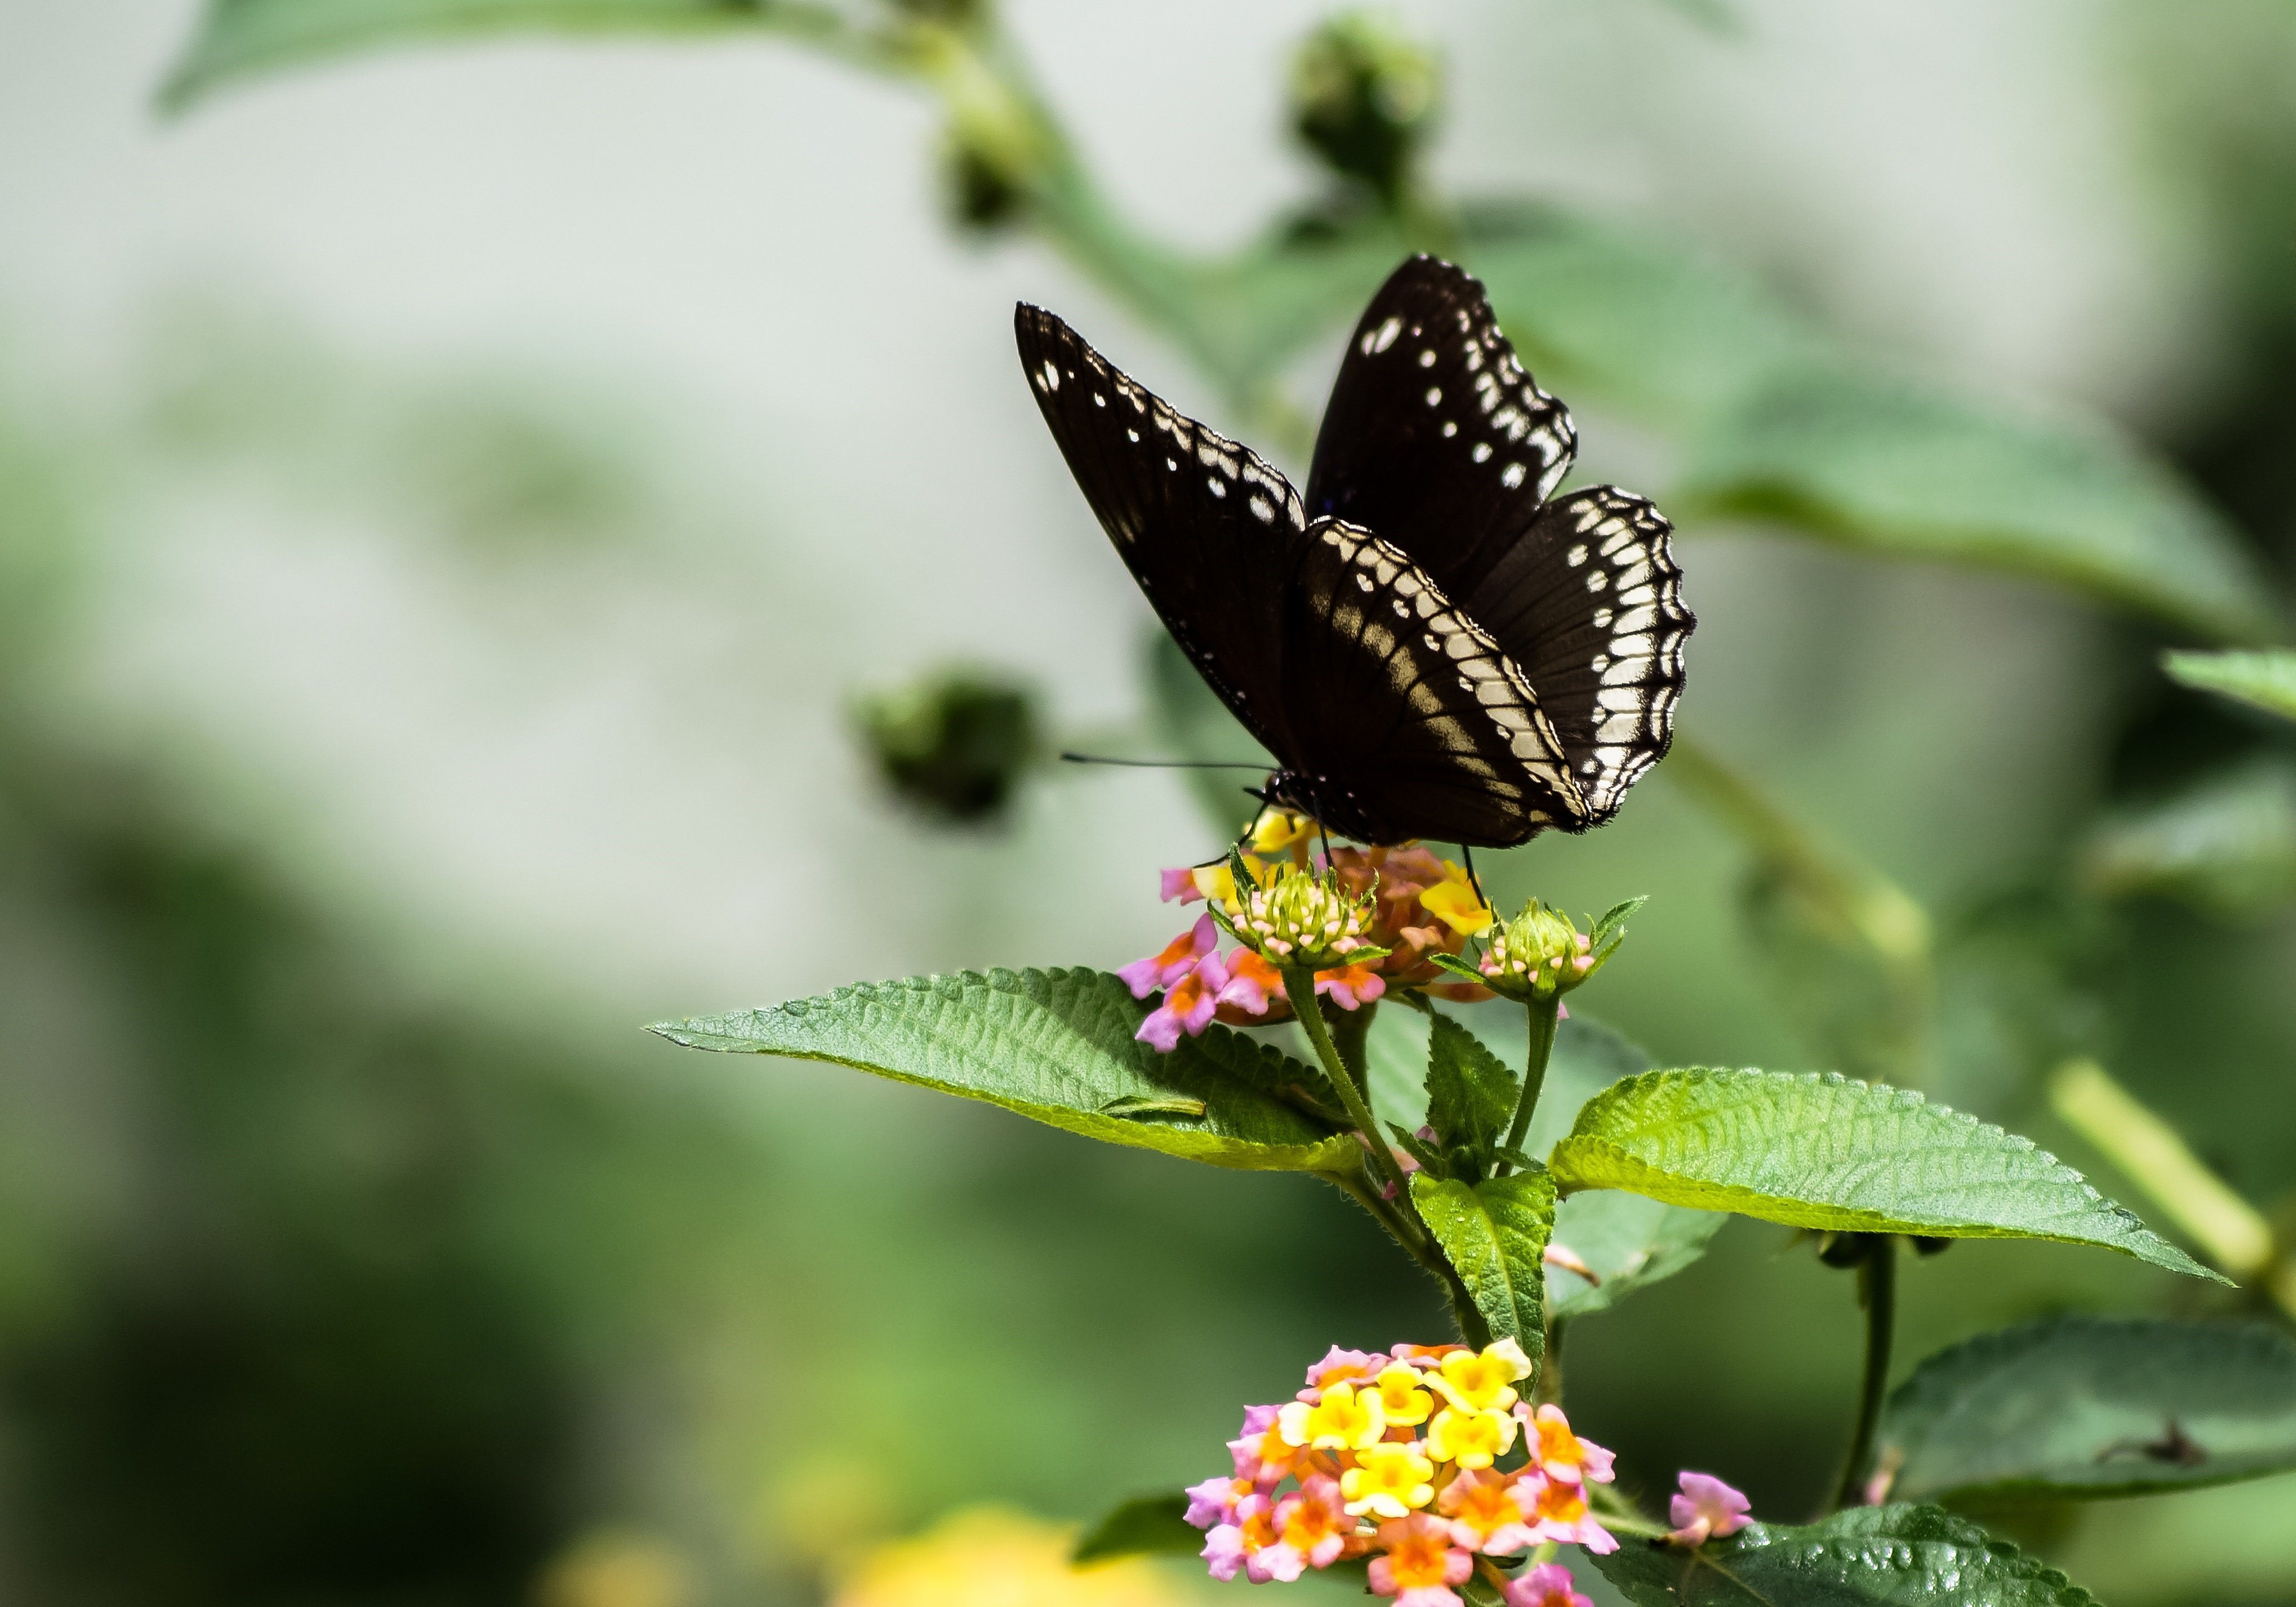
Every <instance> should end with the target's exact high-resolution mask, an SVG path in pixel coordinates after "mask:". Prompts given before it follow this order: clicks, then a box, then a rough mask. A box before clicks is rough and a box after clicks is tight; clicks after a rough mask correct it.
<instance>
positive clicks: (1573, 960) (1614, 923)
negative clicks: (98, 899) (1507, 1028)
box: [1477, 899, 1642, 1001]
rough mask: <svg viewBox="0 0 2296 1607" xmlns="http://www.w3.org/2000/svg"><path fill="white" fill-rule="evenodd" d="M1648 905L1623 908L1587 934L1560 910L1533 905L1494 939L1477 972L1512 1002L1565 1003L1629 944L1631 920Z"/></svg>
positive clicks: (1637, 903) (1631, 904) (1632, 904)
mask: <svg viewBox="0 0 2296 1607" xmlns="http://www.w3.org/2000/svg"><path fill="white" fill-rule="evenodd" d="M1641 905H1642V900H1640V899H1636V900H1634V901H1631V902H1628V903H1624V904H1620V905H1619V906H1618V907H1617V908H1616V909H1614V910H1611V911H1610V912H1609V913H1607V914H1606V915H1604V916H1603V918H1601V919H1600V920H1598V921H1596V922H1595V925H1594V926H1593V928H1592V929H1591V930H1589V931H1587V932H1581V931H1579V928H1578V927H1577V926H1573V925H1572V924H1571V921H1570V917H1569V916H1567V915H1565V914H1563V913H1562V911H1561V910H1552V909H1549V908H1548V907H1547V906H1546V905H1545V904H1542V903H1540V902H1539V901H1538V900H1537V899H1533V900H1531V901H1530V902H1529V903H1528V904H1525V905H1524V906H1523V909H1522V913H1521V915H1518V916H1517V917H1515V918H1514V919H1513V920H1511V921H1508V922H1506V923H1505V924H1504V925H1502V926H1499V927H1497V929H1496V930H1494V931H1493V932H1492V934H1491V937H1490V942H1489V945H1488V947H1487V948H1486V949H1485V950H1483V959H1482V964H1481V965H1480V967H1477V969H1478V971H1479V972H1480V978H1481V981H1482V983H1483V985H1484V986H1485V987H1487V988H1488V989H1490V990H1491V991H1493V992H1494V993H1503V994H1505V996H1506V997H1507V998H1509V999H1538V1000H1541V1001H1544V1000H1546V999H1559V998H1561V997H1562V995H1563V994H1565V993H1568V992H1570V990H1571V989H1573V988H1575V987H1578V986H1579V985H1580V984H1581V983H1585V982H1586V981H1587V979H1588V978H1590V977H1592V976H1593V975H1595V972H1597V971H1599V970H1601V969H1602V968H1603V965H1604V964H1605V963H1606V962H1607V961H1608V960H1609V959H1610V958H1611V955H1613V954H1615V953H1616V952H1618V948H1619V945H1620V943H1621V942H1625V941H1626V936H1627V934H1626V919H1627V917H1628V916H1629V915H1631V914H1633V913H1634V912H1635V910H1637V909H1639V908H1640V907H1641Z"/></svg>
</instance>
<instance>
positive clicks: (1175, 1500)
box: [1069, 1493, 1204, 1567]
mask: <svg viewBox="0 0 2296 1607" xmlns="http://www.w3.org/2000/svg"><path fill="white" fill-rule="evenodd" d="M1203 1546H1204V1537H1203V1531H1202V1530H1199V1529H1197V1528H1196V1527H1195V1525H1193V1524H1192V1523H1190V1522H1189V1521H1188V1497H1186V1496H1185V1495H1182V1494H1177V1493H1175V1494H1173V1495H1169V1496H1136V1497H1133V1498H1132V1499H1131V1500H1129V1501H1127V1502H1125V1503H1124V1504H1123V1505H1121V1506H1119V1507H1116V1508H1114V1509H1113V1510H1111V1512H1110V1513H1108V1514H1107V1515H1106V1516H1105V1517H1103V1518H1102V1519H1101V1521H1099V1522H1097V1523H1095V1524H1094V1525H1093V1526H1092V1528H1091V1529H1090V1530H1088V1531H1087V1533H1086V1535H1085V1537H1084V1538H1082V1539H1080V1540H1078V1542H1077V1545H1076V1550H1075V1551H1073V1552H1071V1553H1070V1555H1069V1561H1070V1562H1074V1563H1076V1564H1077V1565H1078V1566H1079V1567H1081V1566H1082V1565H1083V1564H1085V1563H1087V1562H1106V1561H1107V1560H1108V1559H1109V1558H1111V1557H1128V1556H1136V1555H1140V1554H1151V1555H1154V1554H1173V1555H1182V1556H1193V1555H1195V1554H1197V1553H1198V1552H1200V1551H1201V1550H1202V1549H1203Z"/></svg>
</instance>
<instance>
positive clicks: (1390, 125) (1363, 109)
mask: <svg viewBox="0 0 2296 1607" xmlns="http://www.w3.org/2000/svg"><path fill="white" fill-rule="evenodd" d="M1441 87H1442V77H1441V71H1440V69H1439V67H1438V65H1437V63H1436V60H1435V57H1434V56H1433V54H1431V53H1430V52H1428V51H1427V50H1426V49H1424V48H1423V47H1422V46H1421V45H1418V44H1416V43H1415V42H1414V41H1412V40H1410V39H1408V38H1406V37H1404V36H1403V35H1401V34H1400V33H1398V32H1397V31H1396V30H1395V29H1393V28H1392V27H1391V26H1390V25H1389V24H1387V23H1384V22H1382V21H1380V20H1377V19H1375V18H1374V17H1370V16H1367V15H1365V14H1362V13H1355V14H1351V15H1348V16H1342V17H1336V18H1334V19H1333V20H1331V21H1329V22H1326V23H1325V24H1324V26H1323V27H1321V28H1319V29H1316V32H1315V33H1313V34H1312V35H1310V36H1309V37H1308V40H1307V42H1306V43H1305V44H1304V45H1301V46H1300V53H1299V54H1298V55H1297V56H1296V57H1294V58H1293V60H1292V126H1293V127H1294V128H1295V129H1297V130H1298V131H1299V135H1300V138H1301V139H1302V140H1304V141H1306V142H1307V143H1308V147H1309V148H1310V149H1312V150H1313V151H1315V152H1316V155H1317V156H1319V157H1321V158H1323V159H1324V161H1325V162H1326V163H1327V164H1329V165H1330V166H1331V167H1333V169H1334V170H1335V171H1337V172H1338V173H1340V174H1341V175H1344V176H1346V177H1348V178H1350V179H1353V180H1355V181H1357V183H1359V184H1363V185H1364V186H1365V187H1366V188H1367V189H1369V190H1370V191H1371V192H1373V193H1374V195H1376V196H1377V197H1378V198H1379V200H1380V202H1381V204H1382V206H1385V207H1387V208H1390V209H1393V208H1395V207H1396V206H1397V205H1398V202H1399V201H1400V200H1401V199H1402V197H1403V194H1404V192H1405V191H1406V188H1407V186H1408V184H1409V182H1410V177H1411V167H1412V163H1413V161H1414V159H1415V158H1416V157H1417V155H1418V151H1419V147H1420V145H1421V144H1422V143H1423V142H1424V141H1425V139H1426V137H1427V135H1428V133H1429V132H1430V130H1431V128H1432V127H1433V126H1434V122H1435V114H1436V110H1437V108H1438V104H1439V100H1440V98H1441Z"/></svg>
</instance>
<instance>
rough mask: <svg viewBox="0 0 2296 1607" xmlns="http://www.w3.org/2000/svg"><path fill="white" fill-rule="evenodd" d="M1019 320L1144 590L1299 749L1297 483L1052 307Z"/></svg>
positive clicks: (1025, 356) (1257, 732)
mask: <svg viewBox="0 0 2296 1607" xmlns="http://www.w3.org/2000/svg"><path fill="white" fill-rule="evenodd" d="M1013 322H1014V328H1015V333H1016V335H1017V337H1018V339H1019V342H1020V348H1021V366H1022V368H1023V369H1024V370H1025V371H1027V373H1028V376H1029V388H1030V390H1031V391H1033V392H1034V393H1035V395H1036V398H1037V407H1038V408H1039V409H1040V410H1041V411H1042V412H1043V413H1044V415H1045V422H1046V424H1048V425H1049V426H1051V428H1052V432H1053V438H1054V440H1055V441H1056V442H1058V443H1059V445H1060V448H1061V453H1062V456H1064V457H1065V458H1066V459H1067V460H1068V463H1069V468H1070V470H1071V471H1072V472H1073V473H1074V474H1075V476H1076V480H1077V484H1078V486H1079V487H1081V488H1082V490H1083V492H1084V494H1085V500H1086V501H1087V502H1089V503H1090V504H1091V505H1092V510H1093V512H1094V513H1095V515H1097V516H1098V517H1099V519H1100V522H1101V526H1102V527H1103V528H1104V529H1105V530H1106V531H1107V532H1108V536H1109V540H1110V541H1111V542H1114V543H1115V546H1116V551H1117V552H1118V554H1119V556H1121V557H1122V558H1123V559H1124V562H1125V565H1126V567H1128V568H1129V569H1130V570H1131V571H1132V575H1133V578H1134V579H1136V580H1137V581H1138V582H1139V583H1140V590H1141V591H1143V592H1144V594H1145V595H1146V596H1147V599H1148V601H1149V603H1150V605H1151V606H1152V607H1153V608H1155V610H1156V612H1157V614H1158V616H1160V617H1161V618H1162V620H1163V621H1164V624H1165V626H1166V628H1167V629H1169V631H1170V632H1171V633H1172V637H1173V640H1176V641H1177V642H1178V643H1179V644H1180V647H1181V649H1182V650H1183V651H1185V653H1186V654H1187V656H1188V658H1189V660H1190V661H1191V662H1192V663H1193V664H1194V665H1195V666H1196V668H1197V670H1198V671H1199V672H1200V673H1201V674H1202V675H1203V677H1204V679H1205V681H1207V682H1209V683H1210V686H1211V688H1212V689H1213V690H1214V691H1216V692H1218V694H1219V696H1220V699H1221V701H1222V702H1224V703H1226V705H1227V706H1228V708H1229V709H1230V711H1231V712H1233V713H1234V714H1235V716H1236V718H1237V719H1239V720H1241V721H1242V722H1243V724H1244V726H1245V727H1246V729H1248V730H1250V731H1251V734H1252V735H1253V736H1254V737H1256V738H1259V741H1260V743H1261V744H1262V745H1263V746H1266V747H1267V749H1268V750H1269V751H1270V752H1271V753H1275V754H1276V755H1291V754H1292V753H1293V752H1294V750H1295V748H1296V744H1295V742H1294V741H1293V739H1292V732H1291V730H1290V729H1289V727H1288V725H1287V724H1286V722H1285V716H1284V709H1285V698H1284V685H1283V672H1282V644H1283V623H1284V592H1285V588H1286V586H1287V584H1288V583H1289V580H1290V577H1291V574H1292V569H1293V568H1294V567H1296V565H1297V562H1298V559H1299V556H1300V552H1301V551H1303V550H1304V548H1305V546H1306V544H1307V541H1308V536H1307V518H1306V515H1305V513H1304V512H1303V510H1302V509H1301V506H1300V495H1299V493H1298V492H1297V491H1295V490H1293V489H1292V485H1291V482H1290V481H1288V480H1286V479H1285V478H1284V477H1283V475H1282V474H1280V473H1278V472H1277V471H1276V470H1275V469H1274V468H1272V467H1270V466H1269V464H1268V463H1267V461H1265V460H1264V459H1262V458H1261V457H1260V456H1259V453H1255V452H1252V451H1251V449H1249V448H1248V447H1244V446H1242V445H1238V444H1237V443H1235V442H1234V441H1231V440H1229V439H1228V438H1227V437H1226V436H1222V435H1220V434H1219V433H1218V432H1217V431H1215V430H1212V429H1210V428H1206V427H1205V426H1203V425H1201V424H1200V423H1198V422H1196V421H1195V420H1193V419H1190V418H1188V417H1187V416H1186V415H1185V414H1184V413H1181V412H1178V411H1177V410H1176V409H1175V408H1173V407H1171V406H1170V405H1169V404H1167V403H1166V402H1164V401H1163V400H1162V398H1160V397H1159V396H1155V395H1154V394H1153V393H1152V392H1151V391H1149V390H1148V389H1146V388H1145V387H1143V386H1141V385H1140V384H1138V383H1137V382H1136V381H1135V380H1134V379H1131V378H1130V377H1129V376H1128V375H1127V374H1125V373H1124V372H1123V371H1121V370H1119V369H1118V368H1117V367H1116V366H1115V365H1114V364H1113V363H1110V362H1109V361H1108V360H1107V359H1106V358H1104V357H1103V356H1102V355H1100V354H1099V353H1098V352H1096V351H1095V350H1094V349H1093V348H1092V347H1091V346H1089V345H1088V344H1087V343H1086V341H1085V340H1084V339H1083V338H1082V337H1081V336H1079V335H1078V334H1077V332H1076V331H1075V330H1071V329H1070V328H1069V326H1068V325H1067V324H1066V323H1064V322H1062V321H1061V320H1060V319H1059V318H1057V317H1055V316H1054V314H1050V313H1047V312H1045V311H1044V310H1042V309H1041V308H1038V307H1032V306H1026V305H1023V306H1021V307H1020V308H1019V309H1018V311H1017V312H1016V313H1015V314H1014V320H1013ZM1288 762H1289V760H1288V759H1287V763H1288Z"/></svg>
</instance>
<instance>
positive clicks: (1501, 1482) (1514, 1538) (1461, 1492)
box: [1435, 1469, 1538, 1557]
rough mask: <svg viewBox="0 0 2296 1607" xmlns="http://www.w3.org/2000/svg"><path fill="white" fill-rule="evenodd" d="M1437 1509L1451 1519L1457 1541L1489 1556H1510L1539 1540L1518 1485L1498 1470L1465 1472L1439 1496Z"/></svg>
mask: <svg viewBox="0 0 2296 1607" xmlns="http://www.w3.org/2000/svg"><path fill="white" fill-rule="evenodd" d="M1435 1510H1436V1511H1438V1512H1439V1513H1442V1514H1443V1515H1444V1516H1445V1517H1446V1518H1448V1519H1449V1520H1450V1521H1451V1538H1452V1540H1453V1541H1454V1542H1456V1544H1458V1545H1460V1546H1465V1547H1466V1548H1467V1549H1468V1550H1469V1551H1480V1552H1481V1553H1482V1554H1484V1555H1485V1556H1489V1557H1504V1556H1509V1555H1512V1554H1513V1553H1515V1552H1518V1551H1521V1550H1523V1549H1524V1548H1526V1547H1528V1546H1531V1545H1533V1544H1535V1543H1536V1542H1537V1539H1538V1537H1537V1536H1536V1535H1534V1534H1532V1533H1531V1530H1530V1524H1529V1521H1528V1520H1529V1514H1528V1513H1525V1512H1524V1511H1523V1509H1522V1502H1521V1499H1520V1498H1519V1497H1518V1495H1517V1492H1516V1489H1515V1487H1514V1486H1513V1484H1511V1483H1509V1482H1508V1481H1507V1476H1506V1475H1505V1474H1504V1473H1501V1472H1498V1471H1497V1470H1496V1469H1492V1470H1488V1471H1485V1472H1475V1471H1472V1470H1470V1471H1469V1472H1464V1473H1461V1474H1460V1475H1459V1476H1458V1477H1457V1478H1456V1479H1454V1480H1452V1481H1451V1482H1450V1483H1448V1484H1447V1485H1445V1486H1444V1487H1443V1493H1442V1494H1441V1495H1439V1496H1438V1497H1435Z"/></svg>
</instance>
